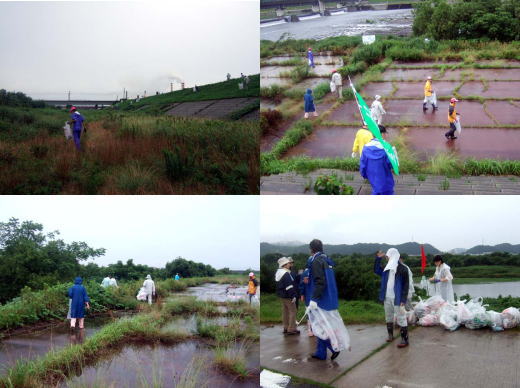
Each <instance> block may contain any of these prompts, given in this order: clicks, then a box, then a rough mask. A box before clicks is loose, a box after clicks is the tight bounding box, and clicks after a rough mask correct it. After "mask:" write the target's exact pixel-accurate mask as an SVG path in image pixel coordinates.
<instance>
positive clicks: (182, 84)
mask: <svg viewBox="0 0 520 388" xmlns="http://www.w3.org/2000/svg"><path fill="white" fill-rule="evenodd" d="M181 89H182V90H184V81H182V82H181Z"/></svg>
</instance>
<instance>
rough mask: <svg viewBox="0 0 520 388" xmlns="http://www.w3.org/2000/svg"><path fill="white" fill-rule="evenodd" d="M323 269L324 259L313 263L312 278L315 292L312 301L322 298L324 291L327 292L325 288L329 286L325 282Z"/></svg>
mask: <svg viewBox="0 0 520 388" xmlns="http://www.w3.org/2000/svg"><path fill="white" fill-rule="evenodd" d="M323 267H324V265H323V259H321V258H320V257H317V258H316V259H314V261H313V262H312V277H313V280H314V290H313V293H312V297H311V299H312V300H314V301H316V300H318V299H320V298H321V295H322V294H323V290H325V287H326V286H327V284H326V280H325V271H324V269H323Z"/></svg>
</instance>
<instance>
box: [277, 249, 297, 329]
mask: <svg viewBox="0 0 520 388" xmlns="http://www.w3.org/2000/svg"><path fill="white" fill-rule="evenodd" d="M292 264H293V263H292V261H291V259H290V258H287V257H281V258H279V259H278V270H277V271H276V274H275V281H276V295H277V296H278V297H279V298H280V299H281V301H282V321H283V334H285V335H294V334H300V332H299V331H298V330H297V328H296V287H295V284H294V278H293V277H292V276H291V267H292Z"/></svg>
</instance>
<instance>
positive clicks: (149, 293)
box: [143, 275, 155, 304]
mask: <svg viewBox="0 0 520 388" xmlns="http://www.w3.org/2000/svg"><path fill="white" fill-rule="evenodd" d="M143 287H144V290H145V291H146V299H147V300H148V304H152V297H153V295H155V282H154V281H153V280H152V277H151V276H150V275H146V280H145V281H144V283H143Z"/></svg>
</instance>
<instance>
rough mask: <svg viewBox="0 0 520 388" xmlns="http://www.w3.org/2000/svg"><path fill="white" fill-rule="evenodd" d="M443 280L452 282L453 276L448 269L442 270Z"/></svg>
mask: <svg viewBox="0 0 520 388" xmlns="http://www.w3.org/2000/svg"><path fill="white" fill-rule="evenodd" d="M444 278H445V279H446V280H453V275H452V274H451V271H450V269H449V268H445V269H444Z"/></svg>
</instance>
